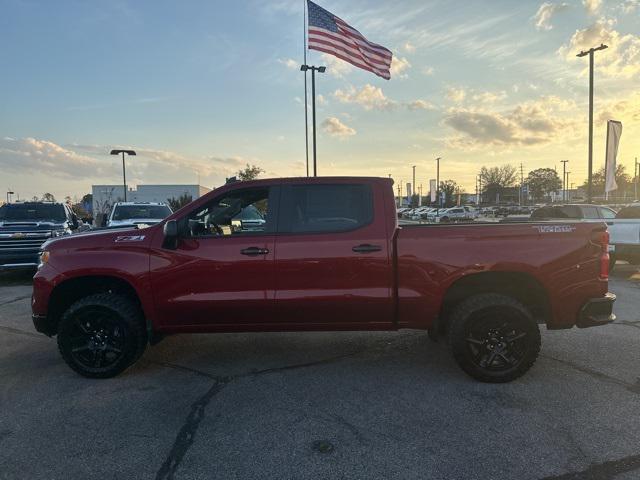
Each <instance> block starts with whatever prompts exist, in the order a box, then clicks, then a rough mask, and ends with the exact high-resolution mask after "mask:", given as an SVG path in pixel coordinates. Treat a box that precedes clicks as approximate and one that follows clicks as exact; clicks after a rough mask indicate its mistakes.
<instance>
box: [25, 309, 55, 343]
mask: <svg viewBox="0 0 640 480" xmlns="http://www.w3.org/2000/svg"><path fill="white" fill-rule="evenodd" d="M31 320H33V326H34V327H35V328H36V331H37V332H40V333H44V334H45V335H48V336H49V337H51V336H52V335H53V334H54V333H55V331H54V330H53V329H52V328H51V324H50V323H49V321H48V318H47V316H46V315H37V314H35V313H34V314H33V315H31Z"/></svg>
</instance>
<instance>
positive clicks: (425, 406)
mask: <svg viewBox="0 0 640 480" xmlns="http://www.w3.org/2000/svg"><path fill="white" fill-rule="evenodd" d="M0 282H1V283H0V478H7V479H8V478H11V479H13V478H46V479H69V478H118V479H119V478H158V479H169V478H176V479H188V478H207V479H213V478H222V479H236V478H237V479H245V478H247V479H252V478H260V479H264V478H287V479H289V478H291V479H305V478H310V479H311V478H313V479H325V478H327V479H335V478H363V479H364V478H366V479H378V478H401V479H410V478H416V479H483V480H486V479H536V480H538V479H562V480H569V479H598V480H600V479H625V480H627V479H637V478H640V312H639V308H638V307H639V306H640V273H638V272H637V269H636V268H633V267H629V266H622V265H618V269H617V271H616V273H615V275H614V278H613V279H612V281H611V284H610V289H611V290H612V291H613V292H614V293H616V294H617V295H618V302H617V304H616V313H617V315H618V320H617V321H616V323H615V324H612V325H609V326H606V327H600V328H592V329H586V330H577V329H573V330H569V331H560V332H546V331H543V348H542V352H541V357H540V359H539V360H538V362H537V364H536V365H535V366H534V367H533V369H532V370H531V371H530V372H529V373H528V374H527V375H525V376H524V377H523V378H521V379H519V380H517V381H515V382H513V383H510V384H506V385H487V384H481V383H478V382H475V381H473V380H471V379H470V378H468V377H466V376H465V375H464V374H463V373H462V372H461V371H460V370H459V369H458V367H457V366H456V365H455V364H454V362H453V360H452V359H451V357H450V355H449V354H448V351H447V349H446V348H445V346H444V345H440V344H433V343H431V342H430V341H428V339H427V336H426V334H425V333H423V332H414V331H403V332H399V333H395V332H394V333H386V332H381V333H335V334H334V333H296V334H224V335H192V336H176V337H171V338H167V339H166V340H165V341H163V342H162V343H161V344H159V345H157V346H156V347H154V348H152V349H149V350H147V353H146V354H145V355H144V357H143V359H142V361H140V362H139V363H138V364H137V365H136V366H135V367H133V368H132V369H130V370H128V371H127V372H125V373H124V374H123V375H121V376H120V377H118V378H115V379H111V380H88V379H85V378H82V377H79V376H78V375H76V374H74V373H73V372H72V371H71V370H70V369H69V368H68V367H67V366H66V365H65V364H64V363H63V362H62V360H61V358H60V357H59V355H58V352H57V349H56V344H55V341H54V340H52V339H49V338H47V337H45V336H42V335H40V334H37V333H36V332H35V331H34V330H33V326H32V324H31V318H30V310H29V296H30V291H31V287H30V285H29V277H28V276H24V275H22V276H20V275H3V276H0Z"/></svg>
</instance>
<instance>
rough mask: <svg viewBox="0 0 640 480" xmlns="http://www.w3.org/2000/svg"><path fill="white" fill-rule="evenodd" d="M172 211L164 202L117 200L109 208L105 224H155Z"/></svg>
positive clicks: (112, 225) (114, 225)
mask: <svg viewBox="0 0 640 480" xmlns="http://www.w3.org/2000/svg"><path fill="white" fill-rule="evenodd" d="M172 213H173V212H172V211H171V208H169V206H168V205H167V204H165V203H157V202H117V203H116V204H115V205H114V206H113V208H112V209H111V213H110V214H109V218H108V220H107V225H106V226H107V227H122V226H130V225H155V224H156V223H160V222H161V221H162V220H163V219H164V218H167V217H168V216H169V215H171V214H172Z"/></svg>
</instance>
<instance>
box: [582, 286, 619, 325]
mask: <svg viewBox="0 0 640 480" xmlns="http://www.w3.org/2000/svg"><path fill="white" fill-rule="evenodd" d="M615 301H616V296H615V295H614V294H613V293H611V292H608V293H606V294H605V295H604V297H600V298H592V299H591V300H589V301H587V303H585V304H584V305H583V306H582V308H581V309H580V313H579V314H578V321H577V322H576V325H577V326H578V327H579V328H587V327H597V326H599V325H606V324H607V323H611V322H613V321H615V319H616V316H615V315H614V314H613V303H614V302H615Z"/></svg>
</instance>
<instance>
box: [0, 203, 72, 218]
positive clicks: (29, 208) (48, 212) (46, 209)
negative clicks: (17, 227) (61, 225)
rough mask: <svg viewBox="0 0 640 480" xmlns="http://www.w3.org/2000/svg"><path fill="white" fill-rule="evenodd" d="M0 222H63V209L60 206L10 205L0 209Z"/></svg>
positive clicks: (44, 204) (41, 204)
mask: <svg viewBox="0 0 640 480" xmlns="http://www.w3.org/2000/svg"><path fill="white" fill-rule="evenodd" d="M0 220H4V221H17V220H27V221H34V220H35V221H53V222H64V221H65V220H66V215H65V212H64V207H63V206H62V205H60V204H57V205H55V204H46V203H10V204H7V205H3V206H2V207H0Z"/></svg>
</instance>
